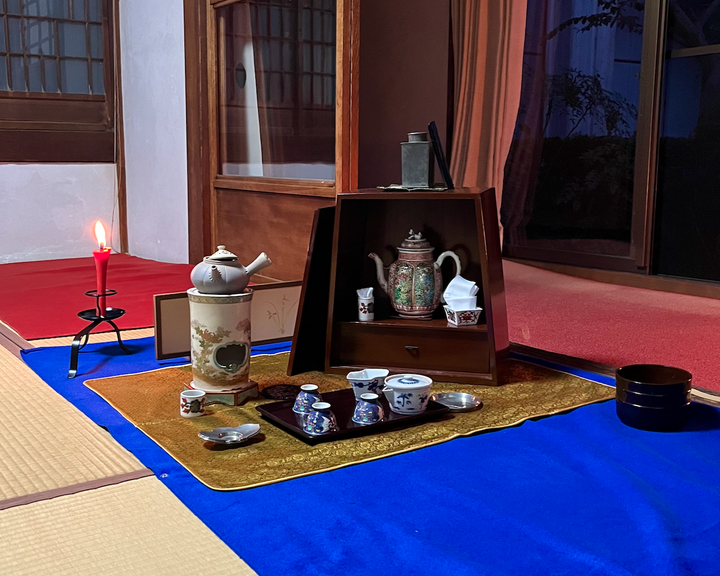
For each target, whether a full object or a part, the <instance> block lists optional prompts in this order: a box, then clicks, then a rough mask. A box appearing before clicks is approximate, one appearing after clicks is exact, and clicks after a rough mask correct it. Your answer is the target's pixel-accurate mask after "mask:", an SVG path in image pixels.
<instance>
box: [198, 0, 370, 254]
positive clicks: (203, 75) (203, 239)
mask: <svg viewBox="0 0 720 576" xmlns="http://www.w3.org/2000/svg"><path fill="white" fill-rule="evenodd" d="M237 1H242V0H184V16H185V90H186V106H187V112H186V118H187V151H188V156H187V171H188V243H189V246H188V248H189V258H190V261H191V262H198V261H200V260H201V259H202V258H203V256H204V255H206V254H209V253H211V252H212V251H213V238H212V236H213V218H214V206H213V204H214V202H213V197H214V193H213V191H214V189H215V188H216V186H218V185H219V186H220V187H222V188H230V189H240V190H258V191H265V192H273V193H279V194H295V195H309V196H321V197H332V198H334V197H335V195H336V194H337V193H339V192H348V191H350V190H354V189H356V188H357V157H358V152H357V151H358V130H357V127H358V79H359V38H360V29H359V24H360V17H359V16H360V12H359V9H360V0H337V23H336V30H337V33H336V39H337V40H336V72H335V74H336V77H335V94H336V96H335V98H336V110H335V181H334V182H333V183H329V182H328V183H320V181H317V182H315V181H297V180H289V181H278V180H277V179H270V178H237V177H223V176H220V175H218V174H217V169H213V168H212V166H213V163H215V162H216V160H215V159H216V158H217V156H216V153H217V152H216V151H217V147H218V141H217V136H216V133H215V131H216V122H213V119H214V118H215V115H216V111H217V101H216V89H217V86H216V84H215V79H216V74H217V70H216V68H217V62H216V60H215V52H214V29H215V24H214V21H213V20H212V18H211V16H212V12H213V10H214V9H216V8H219V7H221V6H225V5H228V4H232V3H235V2H237Z"/></svg>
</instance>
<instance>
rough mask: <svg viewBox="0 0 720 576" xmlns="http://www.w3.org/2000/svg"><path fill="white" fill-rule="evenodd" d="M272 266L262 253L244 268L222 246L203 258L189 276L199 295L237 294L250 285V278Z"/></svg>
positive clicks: (236, 258)
mask: <svg viewBox="0 0 720 576" xmlns="http://www.w3.org/2000/svg"><path fill="white" fill-rule="evenodd" d="M270 264H272V261H271V260H270V258H268V257H267V254H265V252H263V253H262V254H260V256H258V257H257V258H256V259H255V260H254V261H253V263H252V264H250V265H249V266H247V267H245V266H243V265H242V264H240V262H239V261H238V257H237V256H235V254H233V253H232V252H230V251H228V250H226V249H225V246H223V245H222V244H221V245H220V246H218V250H217V252H215V254H213V255H212V256H205V258H203V261H202V262H200V264H198V265H197V266H195V268H193V271H192V272H191V274H190V281H191V282H192V283H193V285H194V286H195V288H197V289H198V292H200V293H201V294H239V293H241V292H242V291H243V290H245V288H246V287H247V285H248V284H249V283H250V277H251V276H252V275H253V274H257V273H258V272H260V270H262V269H263V268H267V267H268V266H270Z"/></svg>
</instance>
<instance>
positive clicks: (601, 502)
mask: <svg viewBox="0 0 720 576" xmlns="http://www.w3.org/2000/svg"><path fill="white" fill-rule="evenodd" d="M130 344H131V345H132V346H133V348H134V349H135V351H136V352H135V354H133V356H131V357H126V356H124V355H123V354H122V353H121V352H119V350H118V349H117V346H116V345H113V344H98V345H90V346H88V349H89V350H90V352H89V353H87V354H82V355H81V360H80V361H81V363H80V368H81V371H82V370H87V371H88V372H87V373H83V374H82V375H80V376H78V378H76V379H75V380H68V379H67V378H66V370H67V363H68V359H69V356H70V353H69V349H68V348H44V349H35V350H30V351H28V352H27V353H26V354H25V359H26V361H27V362H28V364H29V365H30V366H31V367H32V368H33V369H34V370H35V371H36V372H37V373H38V374H39V375H40V376H41V377H42V378H43V379H44V380H45V381H46V382H48V383H49V384H50V385H51V386H52V387H53V388H54V389H55V390H57V391H58V392H59V393H60V394H62V395H63V396H65V397H66V398H68V399H69V400H70V401H71V402H73V403H74V404H75V405H76V406H78V407H79V408H80V409H81V410H83V411H84V412H85V413H86V414H87V415H88V416H89V417H90V418H92V419H93V420H94V421H95V422H97V423H98V424H100V425H102V426H105V427H106V428H108V430H109V431H110V433H111V434H112V435H113V436H114V437H115V438H116V439H117V440H118V441H119V442H120V443H121V444H123V445H124V446H126V447H127V448H128V449H130V450H131V451H132V452H133V453H134V454H135V455H136V456H137V457H138V458H139V459H140V460H141V461H142V462H143V463H144V464H145V465H146V466H148V467H150V468H152V469H153V470H154V471H155V473H156V474H157V475H158V476H159V477H160V479H161V480H162V481H163V482H164V483H165V484H166V485H167V486H168V488H170V490H172V491H173V492H174V493H175V494H176V495H177V497H178V498H180V499H181V500H182V501H183V502H184V503H185V504H186V505H187V506H188V507H189V508H190V509H191V510H192V511H193V512H194V513H195V514H196V515H197V516H198V517H200V519H202V521H203V522H205V524H207V525H208V526H209V527H210V528H211V529H212V530H213V531H214V532H215V533H216V534H218V535H219V536H220V537H221V538H222V539H223V540H224V541H225V542H226V543H227V544H228V545H229V546H230V547H231V548H232V549H233V550H235V551H236V552H237V553H238V555H240V556H241V557H242V558H243V559H244V560H246V561H247V562H248V563H249V564H250V566H251V567H252V568H253V569H255V570H256V571H257V572H258V573H259V574H260V575H261V576H271V575H278V576H279V575H282V576H291V575H308V576H310V575H313V576H324V575H328V576H329V575H333V576H338V575H350V574H352V575H354V574H362V575H365V574H369V575H370V574H371V575H384V574H388V575H390V574H392V575H414V574H418V575H420V574H422V575H425V574H428V575H444V574H448V575H454V576H462V575H471V574H472V575H478V574H488V575H505V574H507V575H516V574H527V575H533V574H538V575H540V574H542V575H547V574H559V575H568V576H570V575H572V576H577V575H580V574H583V575H585V574H598V575H599V574H602V575H607V574H610V575H630V574H632V575H652V576H664V575H685V574H687V575H691V574H692V575H698V576H701V575H706V574H720V552H718V551H719V550H720V482H718V480H719V479H720V413H719V412H718V411H716V410H715V409H712V408H708V407H705V406H699V405H698V406H695V407H694V409H695V412H694V415H693V416H694V417H693V420H692V423H691V425H690V426H688V428H687V429H686V430H685V431H684V432H680V433H674V434H660V433H650V432H642V431H639V430H634V429H632V428H628V427H625V426H624V425H622V424H621V423H620V422H619V421H618V420H617V418H616V416H615V413H614V404H613V403H612V402H604V403H601V404H594V405H591V406H586V407H584V408H580V409H577V410H574V411H572V412H570V413H567V414H563V415H558V416H553V417H551V418H544V419H540V420H537V421H528V422H525V423H524V424H523V425H521V426H518V427H514V428H508V429H505V430H500V431H496V432H490V433H486V434H480V435H477V436H474V437H471V438H463V439H457V440H453V441H451V442H447V443H445V444H441V445H438V446H433V447H429V448H424V449H422V450H417V451H415V452H411V453H407V454H402V455H399V456H394V457H391V458H386V459H383V460H379V461H375V462H369V463H365V464H360V465H357V466H352V467H349V468H344V469H341V470H336V471H333V472H327V473H324V474H318V475H315V476H309V477H306V478H299V479H295V480H290V481H287V482H281V483H278V484H274V485H271V486H264V487H260V488H254V489H251V490H245V491H241V492H229V493H228V492H225V493H222V492H214V491H212V490H210V489H208V488H205V487H204V486H203V485H202V484H200V483H199V482H198V481H197V480H195V479H194V478H193V477H192V476H191V475H190V474H189V473H188V472H187V471H185V469H184V468H182V467H181V466H180V465H179V464H177V463H176V462H175V461H174V460H173V459H172V458H170V457H169V456H167V454H165V452H164V451H163V450H161V449H160V448H159V447H158V446H157V445H156V444H155V443H154V442H152V441H151V440H149V439H147V437H146V436H145V435H144V434H142V433H141V432H139V431H138V430H137V429H136V428H135V427H134V426H132V425H131V424H129V423H128V422H127V421H126V420H124V419H123V418H122V417H121V416H119V414H117V412H115V410H113V409H112V408H111V407H110V406H109V405H108V404H106V403H105V401H104V400H102V399H101V398H99V397H98V396H97V395H95V394H94V393H93V392H91V391H90V390H89V389H87V388H85V387H84V386H82V384H81V382H82V380H84V379H86V378H101V377H105V376H111V375H117V374H124V373H129V372H139V371H142V370H149V369H153V368H157V367H160V366H167V365H177V364H180V363H182V362H178V361H170V362H162V363H158V362H156V361H155V360H154V353H153V349H152V346H153V341H152V339H151V338H147V339H142V340H134V341H131V342H130ZM283 349H286V348H282V346H275V347H273V348H271V350H272V351H280V350H283ZM253 352H255V353H258V352H261V350H260V347H257V348H256V349H255V350H254V351H253ZM268 425H270V424H268ZM207 561H208V562H211V559H207Z"/></svg>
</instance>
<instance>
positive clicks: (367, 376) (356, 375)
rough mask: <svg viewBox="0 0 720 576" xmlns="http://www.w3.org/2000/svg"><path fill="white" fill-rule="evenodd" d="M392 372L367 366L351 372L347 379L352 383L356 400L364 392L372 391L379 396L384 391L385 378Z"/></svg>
mask: <svg viewBox="0 0 720 576" xmlns="http://www.w3.org/2000/svg"><path fill="white" fill-rule="evenodd" d="M389 373H390V372H389V371H388V370H385V369H383V368H366V369H365V370H358V371H357V372H350V373H349V374H348V375H347V379H348V381H349V382H350V384H351V385H352V389H353V392H354V393H355V400H360V396H362V395H363V394H367V393H371V394H377V395H378V396H379V395H380V393H381V392H382V387H383V379H384V378H385V376H387V375H388V374H389Z"/></svg>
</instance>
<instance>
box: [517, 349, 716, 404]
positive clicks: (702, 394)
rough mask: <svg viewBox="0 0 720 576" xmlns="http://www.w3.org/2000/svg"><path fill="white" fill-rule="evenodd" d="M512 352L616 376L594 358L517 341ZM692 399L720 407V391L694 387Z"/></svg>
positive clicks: (613, 371) (611, 369)
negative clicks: (534, 346)
mask: <svg viewBox="0 0 720 576" xmlns="http://www.w3.org/2000/svg"><path fill="white" fill-rule="evenodd" d="M510 352H511V353H515V354H522V355H523V356H527V357H529V358H531V359H535V360H540V361H542V362H552V363H554V364H560V365H562V366H567V367H568V368H575V369H577V370H585V371H587V372H593V373H595V374H600V375H602V376H610V377H613V378H614V377H615V370H616V369H617V368H616V367H615V366H610V365H609V364H603V363H601V362H593V361H592V360H585V359H583V358H576V357H575V356H567V355H566V354H558V353H557V352H549V351H547V350H541V349H540V348H533V347H532V346H526V345H525V344H517V343H516V342H511V343H510ZM692 399H693V401H694V402H698V403H700V404H707V405H709V406H716V407H718V408H720V392H715V391H713V390H708V389H707V388H696V387H693V389H692Z"/></svg>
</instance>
